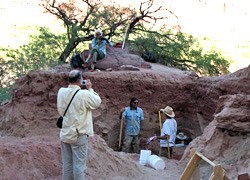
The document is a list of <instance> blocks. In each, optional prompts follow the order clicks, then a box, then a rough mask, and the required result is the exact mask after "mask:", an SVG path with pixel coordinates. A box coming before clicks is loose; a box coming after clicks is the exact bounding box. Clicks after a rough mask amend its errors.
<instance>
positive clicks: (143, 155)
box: [139, 150, 151, 166]
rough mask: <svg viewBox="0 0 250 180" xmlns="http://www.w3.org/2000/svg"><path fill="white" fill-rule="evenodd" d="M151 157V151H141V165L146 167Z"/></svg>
mask: <svg viewBox="0 0 250 180" xmlns="http://www.w3.org/2000/svg"><path fill="white" fill-rule="evenodd" d="M150 155H151V150H141V152H140V159H139V163H140V164H141V165H143V166H144V165H146V163H147V159H148V157H149V156H150Z"/></svg>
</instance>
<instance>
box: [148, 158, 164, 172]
mask: <svg viewBox="0 0 250 180" xmlns="http://www.w3.org/2000/svg"><path fill="white" fill-rule="evenodd" d="M147 163H148V164H149V165H150V166H151V167H152V168H154V169H157V170H158V169H161V170H162V169H164V168H165V163H164V161H163V160H162V158H160V157H159V156H157V155H150V156H149V157H148V159H147Z"/></svg>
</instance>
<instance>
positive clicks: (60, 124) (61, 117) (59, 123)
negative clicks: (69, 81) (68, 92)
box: [56, 89, 80, 128]
mask: <svg viewBox="0 0 250 180" xmlns="http://www.w3.org/2000/svg"><path fill="white" fill-rule="evenodd" d="M79 90H80V89H78V90H77V91H76V92H75V94H74V95H73V97H72V98H71V100H70V102H69V104H68V107H67V109H66V110H65V112H64V114H63V116H60V117H59V118H58V119H57V122H56V125H57V127H58V128H62V122H63V117H64V116H65V114H66V112H67V110H68V108H69V105H70V104H71V102H72V100H73V99H74V97H75V95H76V93H77V92H78V91H79Z"/></svg>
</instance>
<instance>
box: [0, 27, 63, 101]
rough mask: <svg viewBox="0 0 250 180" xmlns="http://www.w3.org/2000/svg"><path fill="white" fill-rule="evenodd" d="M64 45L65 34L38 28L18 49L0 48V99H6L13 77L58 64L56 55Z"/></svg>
mask: <svg viewBox="0 0 250 180" xmlns="http://www.w3.org/2000/svg"><path fill="white" fill-rule="evenodd" d="M65 46H66V36H65V35H54V34H53V33H51V32H49V30H48V28H44V27H40V28H38V34H37V35H32V36H30V39H29V43H28V44H26V45H22V46H21V47H19V48H18V49H13V48H1V49H0V50H1V58H0V74H1V76H0V82H1V86H0V88H1V89H0V91H1V97H0V101H1V100H4V99H8V98H9V97H10V96H9V94H10V91H11V87H12V84H13V83H14V81H15V79H16V78H18V77H20V76H22V75H24V74H27V73H28V72H29V71H32V70H39V69H45V68H47V67H51V66H55V65H57V64H59V62H60V61H59V60H58V59H57V57H58V56H59V54H60V53H61V51H62V49H63V48H64V47H65Z"/></svg>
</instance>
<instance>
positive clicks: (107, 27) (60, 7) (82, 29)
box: [42, 0, 130, 62]
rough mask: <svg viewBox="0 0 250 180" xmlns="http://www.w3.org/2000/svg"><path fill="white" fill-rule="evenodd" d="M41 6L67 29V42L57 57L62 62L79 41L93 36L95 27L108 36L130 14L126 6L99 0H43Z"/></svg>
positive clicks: (121, 24) (113, 33)
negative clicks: (62, 0)
mask: <svg viewBox="0 0 250 180" xmlns="http://www.w3.org/2000/svg"><path fill="white" fill-rule="evenodd" d="M42 6H43V7H44V8H45V10H46V12H49V13H51V14H53V15H55V16H56V17H57V18H58V19H60V20H62V21H63V23H64V26H65V27H66V29H67V35H68V36H67V38H68V43H67V45H66V47H65V48H64V50H63V52H62V53H61V55H60V57H59V59H60V60H61V61H63V62H64V61H65V60H66V58H67V57H68V56H69V54H70V53H71V51H73V50H74V49H75V48H76V47H77V46H78V45H79V43H80V42H84V41H89V40H91V39H92V38H93V33H92V32H94V30H95V29H97V28H100V27H101V28H102V30H103V31H104V34H105V35H108V36H109V38H110V37H111V36H113V35H117V34H116V29H117V28H118V27H120V26H124V24H125V23H126V21H127V20H128V16H129V14H130V10H129V9H128V8H120V7H115V6H104V5H103V4H102V3H101V1H100V0H96V1H90V0H82V1H81V4H79V2H78V4H77V3H76V0H66V1H65V2H59V0H43V3H42Z"/></svg>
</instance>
